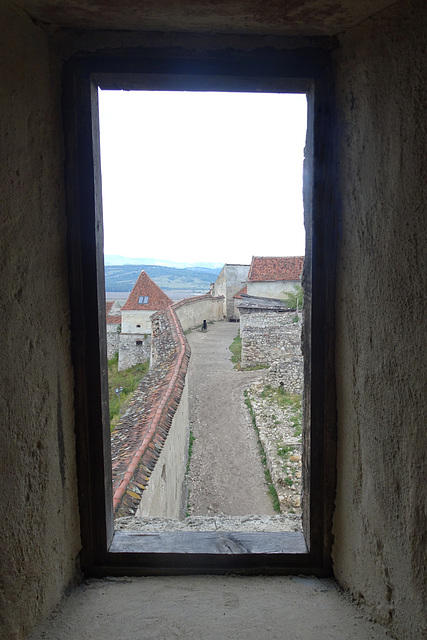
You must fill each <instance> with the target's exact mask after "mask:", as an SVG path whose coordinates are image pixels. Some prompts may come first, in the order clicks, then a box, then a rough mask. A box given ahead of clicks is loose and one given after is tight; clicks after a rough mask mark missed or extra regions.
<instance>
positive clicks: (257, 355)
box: [239, 305, 302, 369]
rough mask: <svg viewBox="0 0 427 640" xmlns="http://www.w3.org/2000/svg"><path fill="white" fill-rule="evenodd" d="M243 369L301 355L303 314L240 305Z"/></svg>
mask: <svg viewBox="0 0 427 640" xmlns="http://www.w3.org/2000/svg"><path fill="white" fill-rule="evenodd" d="M239 311H240V336H241V338H242V368H243V369H245V368H247V367H251V366H254V365H258V364H266V365H271V364H272V363H273V362H275V361H281V360H284V359H285V358H287V357H289V356H298V355H299V356H301V322H302V320H301V313H298V314H297V313H296V312H295V311H290V310H285V311H284V310H283V309H280V308H278V309H266V308H265V309H264V308H262V307H260V308H255V307H254V308H249V307H245V306H244V305H240V306H239Z"/></svg>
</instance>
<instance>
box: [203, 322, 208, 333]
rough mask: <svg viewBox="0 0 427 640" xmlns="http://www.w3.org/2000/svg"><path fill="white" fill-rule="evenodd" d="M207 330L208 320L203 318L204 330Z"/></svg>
mask: <svg viewBox="0 0 427 640" xmlns="http://www.w3.org/2000/svg"><path fill="white" fill-rule="evenodd" d="M207 330H208V323H207V322H206V320H203V324H202V331H207Z"/></svg>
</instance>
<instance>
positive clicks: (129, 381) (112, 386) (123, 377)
mask: <svg viewBox="0 0 427 640" xmlns="http://www.w3.org/2000/svg"><path fill="white" fill-rule="evenodd" d="M118 361H119V355H118V354H117V353H116V355H115V356H114V357H113V358H111V360H109V361H108V400H109V405H110V428H111V431H113V429H114V428H115V426H116V424H117V422H118V420H119V418H120V415H121V412H122V411H123V410H124V409H125V408H126V407H127V405H128V404H129V400H130V399H131V397H132V394H133V392H134V391H135V389H136V388H137V386H138V385H139V383H140V381H141V379H142V378H143V377H144V376H145V374H146V373H147V372H148V369H149V366H150V364H149V362H143V363H142V364H136V365H135V366H134V367H130V368H129V369H125V370H124V371H117V365H118ZM119 387H123V391H122V392H121V393H120V396H119V395H118V394H116V392H115V390H116V389H118V388H119Z"/></svg>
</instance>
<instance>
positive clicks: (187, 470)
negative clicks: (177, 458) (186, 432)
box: [185, 429, 196, 474]
mask: <svg viewBox="0 0 427 640" xmlns="http://www.w3.org/2000/svg"><path fill="white" fill-rule="evenodd" d="M195 439H196V438H195V436H194V433H193V432H192V431H191V429H190V438H189V441H188V457H187V469H186V471H185V473H186V474H188V472H189V471H190V462H191V456H192V455H193V444H194V440H195Z"/></svg>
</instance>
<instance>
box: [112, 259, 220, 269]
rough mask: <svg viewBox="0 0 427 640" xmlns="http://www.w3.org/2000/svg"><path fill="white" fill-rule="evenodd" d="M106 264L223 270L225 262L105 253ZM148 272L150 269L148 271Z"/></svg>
mask: <svg viewBox="0 0 427 640" xmlns="http://www.w3.org/2000/svg"><path fill="white" fill-rule="evenodd" d="M104 264H105V266H110V265H116V266H117V265H131V264H134V265H135V264H137V265H157V266H160V267H171V268H173V269H186V268H191V269H192V268H196V267H200V268H201V269H219V270H220V271H221V269H222V267H223V266H224V263H222V262H173V261H171V260H157V259H152V258H127V257H125V256H117V255H105V256H104ZM147 273H148V271H147Z"/></svg>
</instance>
